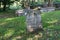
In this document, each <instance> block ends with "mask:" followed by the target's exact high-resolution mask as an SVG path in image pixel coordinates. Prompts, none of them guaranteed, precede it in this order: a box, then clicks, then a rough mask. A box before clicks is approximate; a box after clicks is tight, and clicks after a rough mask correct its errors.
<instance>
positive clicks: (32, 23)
mask: <svg viewBox="0 0 60 40" xmlns="http://www.w3.org/2000/svg"><path fill="white" fill-rule="evenodd" d="M26 13H27V15H26V24H27V32H35V31H37V30H43V27H42V23H41V15H40V13H41V12H40V11H39V10H32V9H29V10H26Z"/></svg>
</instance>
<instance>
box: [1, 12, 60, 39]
mask: <svg viewBox="0 0 60 40" xmlns="http://www.w3.org/2000/svg"><path fill="white" fill-rule="evenodd" d="M41 16H42V24H43V27H44V31H43V32H39V33H38V34H29V35H26V25H25V23H26V22H25V16H21V17H16V16H15V15H14V13H13V12H12V13H11V12H9V11H8V12H1V13H0V40H47V39H49V40H60V11H54V12H49V13H42V14H41Z"/></svg>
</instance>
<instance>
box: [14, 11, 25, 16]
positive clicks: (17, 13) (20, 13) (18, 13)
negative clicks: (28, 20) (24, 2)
mask: <svg viewBox="0 0 60 40" xmlns="http://www.w3.org/2000/svg"><path fill="white" fill-rule="evenodd" d="M15 14H16V15H17V16H24V15H25V14H24V10H16V13H15Z"/></svg>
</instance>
